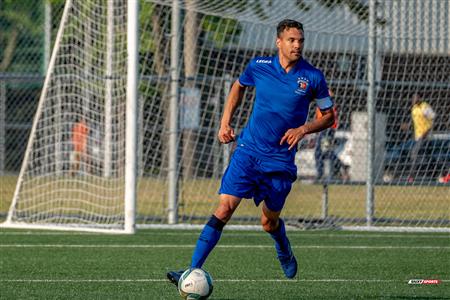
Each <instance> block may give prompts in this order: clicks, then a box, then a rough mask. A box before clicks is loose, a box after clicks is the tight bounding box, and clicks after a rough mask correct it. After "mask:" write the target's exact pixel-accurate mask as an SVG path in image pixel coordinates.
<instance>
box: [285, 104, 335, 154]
mask: <svg viewBox="0 0 450 300" xmlns="http://www.w3.org/2000/svg"><path fill="white" fill-rule="evenodd" d="M321 112H322V117H321V118H319V119H314V121H311V122H308V123H305V124H304V125H302V126H300V127H297V128H292V129H289V130H288V131H286V133H285V134H284V136H283V138H282V139H281V141H280V145H282V144H283V143H284V142H287V143H288V144H289V150H291V149H292V148H294V147H295V146H297V144H298V142H300V141H301V140H302V138H303V137H304V136H305V135H307V134H310V133H314V132H319V131H322V130H324V129H327V128H328V127H330V126H331V125H333V123H334V113H333V107H331V108H329V109H327V110H324V111H322V110H321Z"/></svg>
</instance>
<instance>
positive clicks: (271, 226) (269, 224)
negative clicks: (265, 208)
mask: <svg viewBox="0 0 450 300" xmlns="http://www.w3.org/2000/svg"><path fill="white" fill-rule="evenodd" d="M261 225H262V227H263V229H264V231H265V232H268V233H271V232H274V231H276V230H277V226H278V220H271V219H269V218H264V217H263V218H261Z"/></svg>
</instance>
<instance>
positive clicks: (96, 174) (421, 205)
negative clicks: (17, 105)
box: [7, 0, 450, 233]
mask: <svg viewBox="0 0 450 300" xmlns="http://www.w3.org/2000/svg"><path fill="white" fill-rule="evenodd" d="M355 3H356V2H352V1H334V0H329V1H283V0H273V1H269V0H267V1H223V0H221V1H218V0H209V1H203V0H189V1H187V0H186V1H177V0H141V1H137V0H136V1H125V0H109V1H103V0H86V1H70V0H69V1H67V3H66V6H65V11H64V14H63V18H62V20H61V25H60V28H59V32H58V37H57V41H56V44H55V47H54V50H53V54H52V58H51V61H50V66H49V70H48V73H47V76H46V80H45V84H44V88H43V91H42V95H41V99H40V102H39V106H38V109H37V112H36V116H35V120H34V123H33V129H32V132H31V135H30V139H29V143H28V148H27V152H26V155H25V160H24V162H23V166H22V169H21V171H20V176H19V179H18V183H17V187H16V192H15V195H14V199H13V201H12V205H11V208H10V210H9V212H8V219H7V225H8V226H29V228H32V227H33V226H34V227H36V226H39V227H43V228H55V229H67V228H70V229H75V230H95V231H102V232H122V233H123V232H127V233H132V232H134V229H135V228H136V226H137V227H138V228H145V227H154V228H168V227H170V226H173V228H179V227H182V226H184V225H185V226H186V227H187V228H198V227H197V226H201V224H204V222H205V221H206V220H207V219H208V218H209V216H210V215H211V213H212V212H213V210H214V208H215V206H216V205H217V199H218V198H217V197H218V196H217V191H218V188H219V186H220V180H221V176H222V174H223V172H224V170H225V168H226V166H227V164H228V162H229V160H230V158H231V156H232V151H233V145H226V146H224V145H221V144H220V143H219V142H218V140H217V138H216V135H217V131H218V128H219V125H220V118H221V114H222V111H223V107H224V102H225V99H226V97H227V94H228V92H229V90H230V87H231V85H232V83H233V82H234V81H235V80H236V79H237V78H238V76H239V74H241V72H242V71H243V70H244V68H245V66H246V64H247V63H248V61H249V60H250V59H251V58H253V57H255V56H271V55H274V54H276V53H277V49H276V47H275V37H276V30H275V28H276V25H277V23H278V22H279V21H280V20H281V19H284V18H290V19H295V20H298V21H301V22H302V23H303V24H304V28H305V39H306V40H305V49H304V53H303V56H304V58H305V59H306V60H308V61H309V62H310V63H311V64H313V65H314V66H316V67H317V68H319V69H320V70H322V71H323V72H324V75H325V77H326V79H327V82H328V84H329V87H330V88H331V89H332V90H333V92H334V100H335V103H336V106H337V112H338V127H337V129H336V131H335V133H334V138H333V139H330V138H327V137H325V138H322V137H320V136H319V134H314V135H308V136H307V137H305V139H304V140H303V141H302V142H301V143H300V145H299V151H298V152H297V155H296V164H297V167H298V174H297V175H298V180H297V181H296V183H295V184H294V185H293V188H292V191H291V193H290V195H289V197H288V199H287V201H286V205H285V207H284V210H283V215H282V217H283V218H284V219H285V220H286V223H287V224H288V225H290V226H293V227H298V228H302V229H304V228H306V229H309V228H313V229H316V228H333V229H355V230H385V231H390V230H411V231H450V211H449V210H448V207H450V194H449V192H448V189H449V183H448V181H446V180H448V179H446V178H447V177H448V175H449V172H450V152H449V151H450V150H449V149H450V128H449V124H448V114H446V112H448V111H450V84H449V83H448V65H450V61H449V57H450V48H449V47H450V46H449V43H448V30H447V29H446V28H448V27H449V25H450V19H449V17H448V16H450V6H449V4H448V2H446V1H433V0H430V1H419V0H412V1H407V0H396V1H375V0H371V1H368V2H367V3H360V4H358V5H356V4H355ZM416 94H417V95H420V97H421V98H422V99H423V100H424V101H425V102H427V103H428V104H429V105H430V106H431V107H432V108H433V110H434V114H435V115H434V119H433V121H432V131H431V132H430V134H429V135H428V136H427V138H426V139H424V140H423V144H422V147H420V149H418V150H417V155H416V156H412V155H411V153H414V152H413V149H414V146H415V145H417V141H416V140H415V136H414V128H413V121H412V116H411V106H412V105H411V102H412V99H413V97H415V96H414V95H416ZM254 96H255V90H254V89H247V90H246V92H245V94H244V99H243V102H242V104H241V106H240V107H239V108H238V110H237V111H236V114H235V116H234V119H233V124H232V125H233V127H234V128H235V130H236V132H237V133H238V134H239V133H240V132H241V130H242V129H243V127H244V126H245V124H246V122H247V120H248V118H249V116H250V113H251V109H252V106H253V103H254V99H255V98H254ZM274 101H276V99H274ZM309 118H310V119H311V118H314V106H313V105H311V108H310V114H309ZM80 120H82V121H84V125H83V124H81V125H78V127H75V125H76V124H78V122H80ZM75 128H78V129H76V130H75ZM83 132H84V133H83ZM74 137H75V138H74ZM80 140H81V141H82V142H81V144H82V146H84V147H81V146H80ZM80 149H81V150H83V151H80ZM414 151H415V150H414ZM321 164H323V165H324V169H323V176H322V177H321V178H318V173H319V169H320V165H321ZM259 218H260V208H256V207H254V204H253V202H252V201H251V200H248V201H247V200H244V201H242V203H241V205H240V207H239V209H238V210H237V211H236V212H235V215H234V216H233V218H232V220H231V221H230V225H231V226H243V227H239V228H251V229H253V228H255V226H258V224H259ZM234 228H236V227H234Z"/></svg>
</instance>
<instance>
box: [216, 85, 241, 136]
mask: <svg viewBox="0 0 450 300" xmlns="http://www.w3.org/2000/svg"><path fill="white" fill-rule="evenodd" d="M244 91H245V86H243V85H241V84H240V83H239V80H236V81H235V82H234V84H233V86H232V87H231V91H230V93H229V95H228V99H227V102H226V104H225V108H224V110H223V115H222V120H221V122H220V129H219V134H218V135H217V136H218V138H219V141H220V142H221V143H222V144H228V143H230V142H232V141H234V140H235V138H236V135H235V133H234V129H233V128H232V127H231V120H232V119H233V115H234V112H235V111H236V108H237V107H238V106H239V104H240V103H241V102H242V97H243V95H244Z"/></svg>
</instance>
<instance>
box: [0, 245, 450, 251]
mask: <svg viewBox="0 0 450 300" xmlns="http://www.w3.org/2000/svg"><path fill="white" fill-rule="evenodd" d="M194 247H195V245H174V244H159V245H158V244H156V245H148V244H143V245H129V244H123V245H120V244H111V245H108V244H105V245H100V244H97V245H83V244H0V248H136V249H138V248H150V249H151V248H162V249H164V248H189V249H191V248H194ZM215 248H226V249H242V248H245V249H248V248H253V249H272V248H273V245H217V246H216V247H215ZM292 248H294V249H361V250H365V249H367V250H370V249H424V250H427V249H432V250H437V249H439V250H444V249H445V250H450V246H345V245H344V246H341V245H329V246H326V245H307V246H292Z"/></svg>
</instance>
